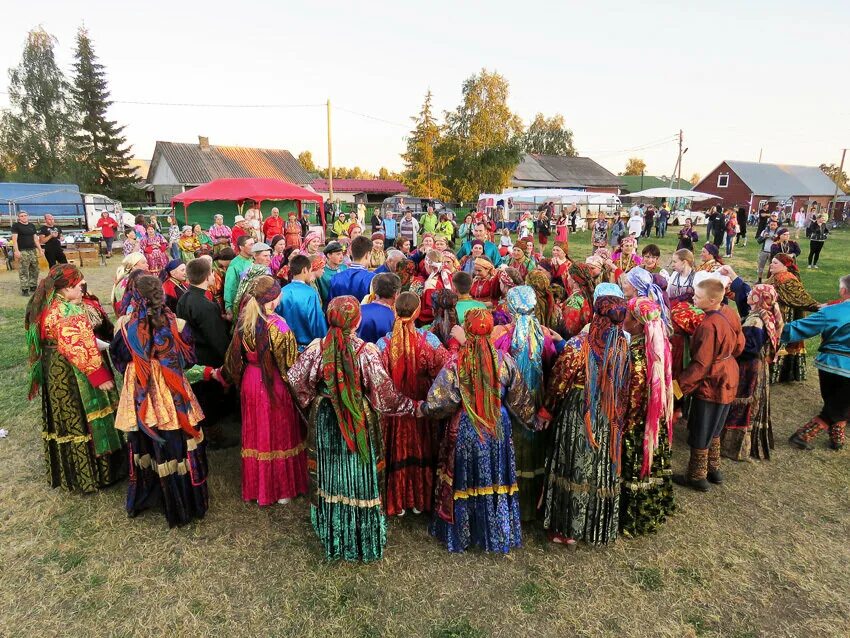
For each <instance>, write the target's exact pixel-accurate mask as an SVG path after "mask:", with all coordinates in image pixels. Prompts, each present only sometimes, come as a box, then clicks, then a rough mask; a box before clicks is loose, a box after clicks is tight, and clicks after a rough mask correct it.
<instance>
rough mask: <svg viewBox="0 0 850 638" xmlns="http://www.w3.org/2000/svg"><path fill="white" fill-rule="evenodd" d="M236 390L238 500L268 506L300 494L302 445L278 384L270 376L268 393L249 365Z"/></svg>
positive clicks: (303, 474) (304, 461)
mask: <svg viewBox="0 0 850 638" xmlns="http://www.w3.org/2000/svg"><path fill="white" fill-rule="evenodd" d="M250 354H253V353H250ZM241 387H242V402H241V403H242V500H243V501H257V504H258V505H271V504H273V503H276V502H277V501H279V500H280V499H284V498H294V497H295V496H298V495H299V494H306V493H307V452H306V449H307V444H306V442H305V441H304V433H303V430H302V425H301V422H300V420H299V417H298V413H297V412H296V410H295V405H294V404H293V403H292V396H291V395H290V394H289V390H287V389H286V386H285V385H284V383H283V380H282V379H281V378H280V377H279V376H274V378H273V386H272V391H273V392H272V395H269V392H268V389H267V388H266V384H265V383H264V382H263V371H262V369H261V368H260V366H259V365H257V364H256V363H250V362H249V363H248V364H247V365H246V366H245V371H244V373H243V375H242V386H241Z"/></svg>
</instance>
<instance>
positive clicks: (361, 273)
mask: <svg viewBox="0 0 850 638" xmlns="http://www.w3.org/2000/svg"><path fill="white" fill-rule="evenodd" d="M374 276H375V273H373V272H369V271H368V270H366V268H365V267H363V266H361V265H360V264H351V265H350V266H349V267H348V268H347V269H346V270H344V271H342V272H339V273H337V274H335V275H334V276H333V278H332V279H331V289H330V293H329V294H328V301H330V300H331V299H335V298H336V297H342V296H344V295H351V296H352V297H354V298H355V299H357V301H362V300H363V297H365V296H366V295H368V294H369V286H370V285H371V283H372V279H373V278H374ZM288 322H289V320H287V323H288ZM290 325H291V324H290Z"/></svg>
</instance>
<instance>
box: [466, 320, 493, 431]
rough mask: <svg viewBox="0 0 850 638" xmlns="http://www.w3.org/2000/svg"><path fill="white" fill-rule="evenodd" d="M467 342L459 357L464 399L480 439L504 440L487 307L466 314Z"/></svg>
mask: <svg viewBox="0 0 850 638" xmlns="http://www.w3.org/2000/svg"><path fill="white" fill-rule="evenodd" d="M463 327H464V330H465V331H466V343H464V344H463V347H461V349H460V351H459V352H458V355H457V373H458V375H457V376H458V386H459V389H460V396H461V400H462V401H463V407H464V409H465V410H466V414H467V415H468V416H469V420H470V421H471V422H472V427H474V428H475V431H476V432H477V433H478V438H479V439H480V440H482V441H483V440H484V434H485V432H486V433H487V434H489V435H490V436H492V437H501V436H502V429H501V427H500V426H501V420H502V419H501V417H502V400H501V395H500V391H501V384H500V383H499V358H498V355H497V354H496V349H495V348H494V347H493V344H492V343H491V342H490V333H491V332H492V331H493V315H492V314H491V313H490V311H489V310H485V309H484V308H472V309H471V310H468V311H467V312H466V317H465V319H464V322H463Z"/></svg>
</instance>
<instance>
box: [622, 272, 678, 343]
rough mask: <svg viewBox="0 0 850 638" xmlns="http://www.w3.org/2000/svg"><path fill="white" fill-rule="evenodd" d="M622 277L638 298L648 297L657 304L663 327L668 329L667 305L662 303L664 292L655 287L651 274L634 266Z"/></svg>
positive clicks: (668, 314)
mask: <svg viewBox="0 0 850 638" xmlns="http://www.w3.org/2000/svg"><path fill="white" fill-rule="evenodd" d="M623 277H624V278H625V279H626V281H628V282H629V283H630V284H631V285H632V286H633V287H634V289H635V290H636V291H637V296H638V297H649V298H650V299H652V301H654V302H655V303H656V304H658V307H659V309H660V311H661V318H662V319H663V320H664V325H665V326H666V327H667V328H670V327H671V326H670V311H669V310H668V308H667V304H665V303H664V292H663V291H662V290H661V288H659V287H658V286H657V285H656V283H655V280H654V279H653V278H652V273H650V272H649V271H648V270H646V269H644V268H641V267H640V266H636V267H635V268H632V269H631V270H630V271H629V272H627V273H625V274H624V275H623Z"/></svg>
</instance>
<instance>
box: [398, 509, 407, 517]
mask: <svg viewBox="0 0 850 638" xmlns="http://www.w3.org/2000/svg"><path fill="white" fill-rule="evenodd" d="M406 513H407V510H401V511H400V512H399V513H398V517H399V518H401V517H402V516H404V515H405V514H406Z"/></svg>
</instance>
